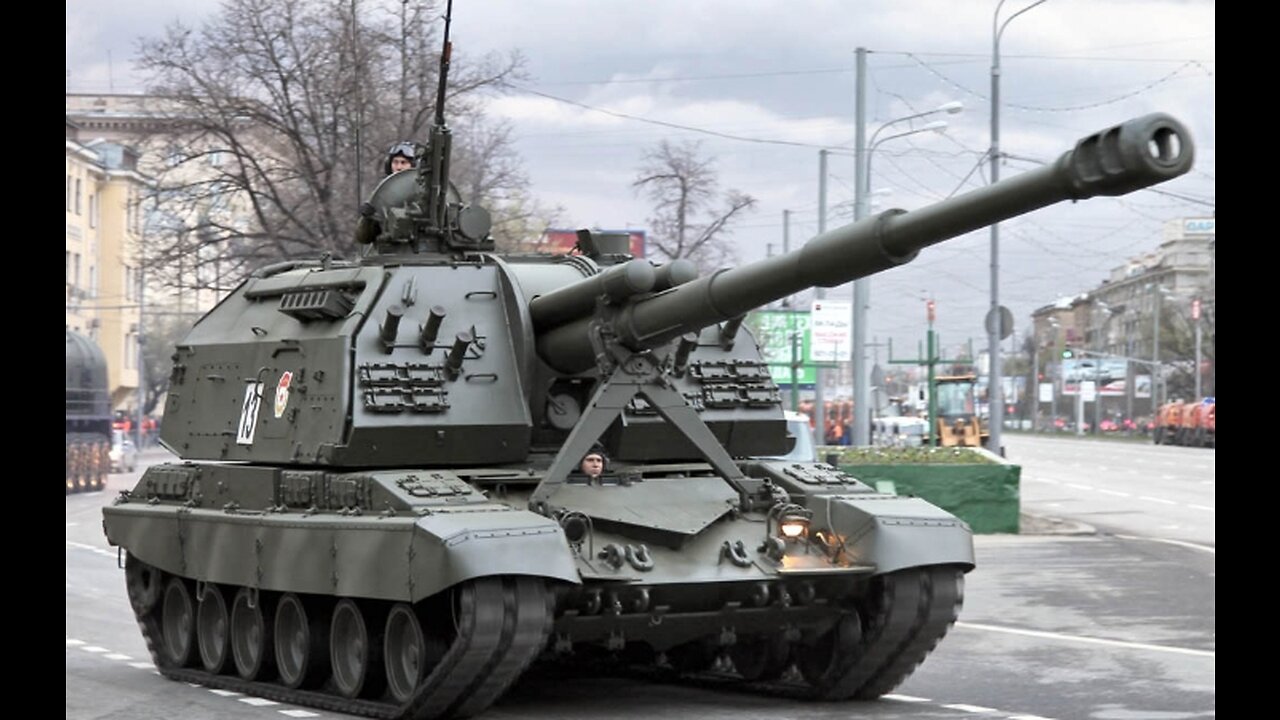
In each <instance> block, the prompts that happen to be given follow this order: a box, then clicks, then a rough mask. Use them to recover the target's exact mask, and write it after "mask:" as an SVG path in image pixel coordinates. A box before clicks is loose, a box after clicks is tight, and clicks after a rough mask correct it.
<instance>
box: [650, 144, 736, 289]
mask: <svg viewBox="0 0 1280 720" xmlns="http://www.w3.org/2000/svg"><path fill="white" fill-rule="evenodd" d="M631 187H632V188H633V189H635V191H636V192H638V193H643V194H644V195H645V196H646V197H647V198H649V200H650V201H651V202H652V203H653V212H654V214H653V216H652V217H650V218H649V230H650V235H649V240H648V242H649V244H650V246H651V247H652V248H654V249H656V250H657V251H658V252H659V253H661V254H662V255H665V256H666V257H668V258H671V259H675V258H688V259H690V260H692V261H693V262H695V263H696V264H697V265H698V266H699V268H701V269H704V270H709V269H713V268H715V267H718V266H720V265H721V264H724V263H725V262H727V261H729V260H732V259H734V258H735V254H734V249H733V246H732V245H730V244H729V242H728V238H729V235H730V234H731V232H732V231H731V230H730V227H731V225H732V223H733V221H734V218H735V217H736V216H737V215H738V214H739V213H741V212H745V211H747V210H749V209H751V208H753V207H754V206H755V204H756V200H755V198H753V197H751V196H750V195H747V194H745V193H742V192H740V191H738V190H729V191H728V192H726V193H725V194H724V196H723V197H720V196H719V177H718V174H717V173H716V169H715V160H714V159H713V158H705V157H703V156H702V155H701V143H697V142H685V143H681V144H678V145H674V144H672V143H669V142H667V141H666V140H663V141H662V142H660V143H658V145H657V146H656V147H654V148H651V149H649V150H646V151H645V153H644V156H643V160H642V165H641V167H640V172H639V175H637V176H636V179H635V181H634V182H632V183H631ZM721 203H722V204H721Z"/></svg>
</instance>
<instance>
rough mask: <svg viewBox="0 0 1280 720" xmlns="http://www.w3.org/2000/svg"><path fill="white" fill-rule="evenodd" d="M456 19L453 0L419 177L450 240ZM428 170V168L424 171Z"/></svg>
mask: <svg viewBox="0 0 1280 720" xmlns="http://www.w3.org/2000/svg"><path fill="white" fill-rule="evenodd" d="M452 18H453V0H449V2H448V4H447V5H446V6H445V11H444V49H442V50H441V51H440V82H439V86H438V87H437V88H436V118H435V122H434V123H433V124H432V125H431V135H430V142H429V143H428V148H427V152H428V155H427V157H426V158H425V159H426V162H425V163H419V166H418V176H419V177H422V174H423V173H424V172H425V173H426V174H427V186H426V208H425V209H426V214H427V219H428V221H429V222H430V224H431V226H432V227H434V228H436V230H438V231H439V232H440V233H441V234H443V235H444V236H446V239H447V236H448V235H449V234H450V233H449V224H448V218H447V212H448V204H449V203H448V188H449V145H450V140H451V138H450V137H449V128H447V127H445V124H444V92H445V88H446V87H447V86H448V82H449V54H450V53H451V52H452V51H453V45H452V43H450V42H449V23H450V21H451V20H452ZM424 166H425V167H424Z"/></svg>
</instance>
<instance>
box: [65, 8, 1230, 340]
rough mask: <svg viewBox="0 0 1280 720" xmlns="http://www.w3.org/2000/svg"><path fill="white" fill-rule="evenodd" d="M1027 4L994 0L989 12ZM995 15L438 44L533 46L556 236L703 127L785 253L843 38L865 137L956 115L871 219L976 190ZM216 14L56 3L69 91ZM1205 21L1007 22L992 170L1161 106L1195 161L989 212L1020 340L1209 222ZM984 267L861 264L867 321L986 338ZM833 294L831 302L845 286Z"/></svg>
mask: <svg viewBox="0 0 1280 720" xmlns="http://www.w3.org/2000/svg"><path fill="white" fill-rule="evenodd" d="M380 3H382V4H385V2H382V0H364V2H363V3H362V4H364V5H366V6H369V7H373V6H375V5H378V4H380ZM1029 3H1030V0H1008V1H1007V2H1006V3H1005V4H1004V8H1003V10H1002V13H1001V18H1002V19H1004V18H1007V17H1008V16H1009V15H1011V14H1012V13H1013V12H1017V11H1018V10H1020V9H1021V8H1024V7H1026V6H1027V5H1028V4H1029ZM391 4H392V5H398V3H394V2H393V3H391ZM996 5H997V3H996V2H995V0H859V1H858V2H853V1H852V0H849V1H845V2H838V1H836V0H825V1H823V0H786V1H785V2H783V1H782V0H774V1H773V2H763V1H755V0H696V1H695V0H646V1H645V2H614V1H612V0H594V1H591V2H588V1H587V0H558V1H557V0H537V1H532V0H456V1H455V4H454V24H453V39H454V46H455V53H456V54H457V55H458V56H459V57H460V58H465V56H466V55H476V54H481V53H484V52H488V51H492V50H499V51H504V50H506V49H509V48H519V49H520V50H521V51H522V52H523V53H524V55H525V56H526V58H527V60H528V68H529V71H530V75H531V77H530V79H529V81H528V82H527V83H524V90H522V91H517V92H514V93H512V94H511V95H508V96H506V97H504V98H501V99H498V100H496V101H495V102H494V104H493V111H494V112H495V113H496V114H498V115H501V116H503V117H506V118H508V119H509V120H510V121H511V122H512V123H513V126H514V129H515V133H516V136H517V139H518V146H517V147H518V149H519V151H520V153H521V154H522V156H523V158H524V162H525V166H526V169H527V170H528V172H529V175H530V177H531V178H532V180H533V190H534V192H535V193H536V194H537V195H538V196H539V197H540V198H542V199H543V200H544V201H546V202H547V203H550V204H558V205H561V206H563V207H564V209H565V212H564V216H563V217H564V220H565V222H564V225H565V226H568V227H586V226H592V227H601V228H624V227H625V228H643V227H645V225H646V218H647V217H648V215H649V211H648V208H647V207H646V204H645V202H644V200H643V198H638V197H636V196H635V195H634V193H633V192H632V190H631V182H632V181H633V180H634V179H635V176H636V171H637V167H638V165H639V162H640V157H641V154H642V152H643V151H644V149H645V148H648V147H651V146H653V145H654V144H655V143H657V142H658V141H660V140H662V139H669V140H675V141H683V140H700V141H701V142H702V145H703V149H704V150H705V152H706V153H707V154H708V155H711V156H714V157H715V158H716V159H717V166H718V168H719V170H720V173H721V186H722V188H723V189H728V188H736V189H738V190H741V191H743V192H746V193H749V194H751V195H753V196H755V197H756V198H757V199H758V200H759V206H758V209H757V210H756V211H754V212H753V213H751V214H750V215H748V216H746V217H745V218H744V219H743V221H742V222H741V223H740V224H739V225H738V229H737V231H736V233H735V234H734V241H735V243H736V245H737V246H738V254H739V257H740V259H741V260H742V261H750V260H754V259H758V258H761V257H764V256H765V254H766V252H768V245H769V244H773V246H774V249H775V252H777V251H778V250H780V248H781V244H782V237H783V230H782V225H783V222H782V216H783V210H791V211H792V212H793V215H792V217H793V223H792V229H791V242H792V244H793V246H795V245H798V244H799V243H800V242H802V241H803V240H804V239H806V238H808V237H810V236H812V235H813V234H814V233H815V232H816V230H817V207H818V197H817V196H818V148H819V147H824V146H825V147H833V148H851V147H852V145H853V138H854V123H853V114H854V50H855V48H857V47H865V48H867V49H868V50H870V51H871V53H872V54H871V55H870V56H869V59H868V77H867V82H868V85H867V99H868V107H869V110H868V113H867V123H868V135H870V133H871V132H873V131H874V130H875V129H876V128H878V127H880V126H881V125H882V124H883V123H885V122H886V121H889V120H893V119H896V118H900V117H903V116H905V115H910V114H913V113H917V112H922V111H925V110H929V109H932V108H935V107H937V106H939V105H941V104H943V103H946V102H949V101H952V100H959V101H961V102H963V103H964V105H965V110H964V112H962V113H961V114H958V115H945V116H939V117H945V119H946V120H947V121H948V123H949V127H948V128H947V130H946V132H945V134H942V135H935V134H934V133H924V134H919V135H914V136H910V137H904V138H900V139H895V140H890V141H888V142H886V143H884V144H882V145H880V146H878V149H877V150H876V152H875V153H874V156H873V165H872V171H873V179H872V183H871V186H872V188H873V189H876V190H877V191H878V192H881V193H883V194H879V195H877V197H876V201H877V204H878V205H879V206H880V208H879V209H884V208H888V207H901V208H904V209H907V210H910V209H913V208H916V207H920V206H921V205H925V204H928V203H930V202H935V201H937V200H939V199H941V198H944V197H946V196H948V195H951V194H953V193H957V192H964V191H965V190H966V189H970V188H972V187H974V186H976V185H978V184H983V183H985V178H986V174H987V172H988V169H987V166H986V164H985V163H983V164H982V167H981V168H979V169H977V170H975V167H976V166H977V165H978V164H979V162H980V160H981V158H982V155H983V153H984V152H985V150H986V148H987V147H988V146H989V145H990V127H991V98H990V94H991V92H990V91H991V55H992V19H993V13H994V11H995V9H996ZM217 7H218V3H217V2H216V1H215V0H186V1H185V2H182V3H173V2H170V1H168V0H166V1H163V2H162V1H160V0H116V1H114V2H105V1H103V0H68V3H67V90H68V91H70V92H107V91H109V90H114V91H116V92H131V91H140V90H141V89H142V88H141V85H140V83H139V81H138V80H137V78H135V77H134V76H133V75H132V73H131V69H130V63H129V61H130V60H131V59H132V55H133V48H134V40H135V39H136V38H137V37H138V36H139V35H156V34H158V33H159V32H160V31H161V30H162V28H163V27H164V25H165V24H167V23H169V22H172V21H174V20H176V19H181V20H182V21H184V22H186V23H189V24H199V23H200V22H202V21H203V20H204V19H205V18H207V17H209V16H210V14H211V13H213V12H216V10H217ZM1215 12H1216V9H1215V4H1214V3H1213V2H1207V1H1188V2H1177V1H1174V0H1048V2H1046V3H1044V4H1042V5H1039V6H1037V7H1035V8H1033V9H1031V10H1029V11H1027V12H1026V13H1025V14H1023V15H1021V16H1019V17H1018V18H1016V19H1015V20H1013V21H1012V22H1011V23H1010V24H1009V26H1008V27H1007V29H1006V30H1005V33H1004V35H1003V38H1002V40H1001V44H1000V54H1001V66H1002V70H1003V73H1002V80H1001V86H1000V96H1001V109H1000V126H1001V131H1000V140H1001V142H1000V144H1001V149H1002V151H1004V152H1005V153H1008V154H1010V155H1012V156H1015V157H1017V158H1019V159H1017V160H1014V159H1011V160H1009V161H1008V162H1007V163H1006V164H1005V165H1003V166H1002V169H1001V177H1002V178H1003V177H1010V176H1012V175H1015V174H1017V173H1019V172H1022V171H1024V170H1026V169H1030V168H1033V167H1035V166H1036V165H1035V164H1034V162H1033V161H1035V160H1039V161H1051V160H1053V159H1056V158H1057V157H1058V156H1059V155H1060V154H1061V153H1063V152H1064V151H1066V150H1068V149H1070V148H1071V146H1072V144H1073V143H1074V142H1075V141H1076V140H1077V139H1079V138H1080V137H1082V136H1084V135H1087V134H1089V133H1091V132H1094V131H1096V130H1099V129H1101V128H1104V127H1107V126H1109V125H1112V124H1115V123H1118V122H1121V121H1123V120H1126V119H1129V118H1131V117H1137V116H1139V115H1143V114H1146V113H1150V112H1155V111H1163V112H1167V113H1170V114H1172V115H1174V116H1175V117H1177V118H1178V119H1180V120H1182V121H1183V122H1184V123H1186V124H1187V126H1188V127H1189V128H1190V130H1191V133H1192V136H1193V138H1194V140H1195V143H1196V164H1195V168H1194V169H1193V170H1192V172H1191V173H1190V174H1189V175H1187V176H1184V177H1183V178H1179V179H1177V180H1174V181H1171V182H1169V183H1165V184H1163V185H1161V186H1158V187H1159V189H1160V190H1164V191H1167V192H1168V193H1172V194H1173V195H1170V194H1163V193H1155V192H1149V191H1142V192H1139V193H1136V194H1132V195H1128V196H1126V197H1123V198H1097V199H1093V200H1088V201H1084V202H1082V203H1078V204H1075V205H1058V206H1055V207H1053V208H1049V209H1045V210H1041V211H1038V212H1036V213H1033V214H1031V215H1028V216H1025V217H1022V218H1019V219H1015V220H1013V221H1009V222H1006V223H1004V224H1002V225H1001V236H1000V237H1001V242H1000V266H1001V274H1000V277H1001V280H1000V299H1001V302H1002V304H1004V305H1006V306H1008V307H1009V308H1010V309H1011V310H1012V311H1013V313H1014V318H1015V328H1016V329H1017V331H1018V332H1019V333H1021V332H1023V331H1024V330H1025V328H1026V327H1027V326H1028V324H1029V322H1030V319H1029V315H1030V312H1031V311H1032V310H1033V309H1035V308H1036V307H1039V306H1041V305H1045V304H1048V303H1051V302H1053V301H1054V300H1056V299H1058V298H1060V297H1063V296H1069V295H1073V294H1077V293H1081V292H1085V291H1087V290H1089V289H1090V288H1092V287H1095V286H1096V285H1097V284H1098V283H1099V282H1101V281H1102V280H1103V279H1104V278H1106V277H1107V276H1108V274H1109V273H1110V271H1111V269H1112V268H1114V267H1116V266H1119V265H1122V264H1124V263H1125V262H1126V261H1127V260H1128V259H1129V258H1132V257H1136V256H1140V255H1142V254H1144V253H1149V252H1151V251H1153V250H1155V248H1156V247H1157V246H1158V244H1159V243H1160V240H1161V231H1162V226H1163V223H1164V222H1165V221H1166V220H1169V219H1174V218H1181V217H1193V216H1212V215H1213V213H1214V203H1215V200H1216V198H1215V195H1216V193H1215V187H1216V180H1215V177H1216V169H1215V164H1216V157H1217V152H1216V145H1217V141H1216V131H1217V122H1216V110H1215V104H1216V78H1215V71H1216V58H1215V53H1216V40H1215V33H1216V16H1215ZM535 93H536V94H535ZM566 101H568V102H566ZM583 106H587V107H583ZM590 108H594V109H590ZM603 111H608V112H603ZM624 116H626V117H624ZM659 123H667V124H675V125H681V126H688V127H689V128H696V129H699V130H705V131H707V132H706V133H700V132H696V131H695V130H680V129H675V128H672V127H670V126H668V125H663V124H659ZM896 127H898V126H895V128H896ZM711 133H719V134H721V135H732V136H737V137H739V138H742V139H729V138H725V137H722V136H717V135H714V134H711ZM884 134H888V133H887V132H886V133H883V134H882V137H883V135H884ZM761 141H781V142H783V143H792V144H776V143H772V142H761ZM1022 158H1025V159H1022ZM829 172H830V175H829V193H830V195H829V199H828V206H829V208H831V210H830V211H829V215H828V228H831V227H835V226H837V225H839V224H842V223H844V222H848V221H849V220H850V219H851V212H852V211H851V200H852V197H853V158H852V157H851V156H848V157H846V156H835V157H833V158H832V162H831V166H830V171H829ZM989 263H990V234H989V232H988V231H986V230H983V231H980V232H975V233H971V234H970V235H967V236H965V237H963V238H960V239H956V240H953V241H950V242H947V243H944V244H942V245H938V246H935V247H933V248H929V249H927V250H925V251H923V252H922V253H921V255H920V257H919V258H918V259H917V260H916V261H915V262H913V263H911V264H909V265H907V266H905V267H903V268H899V269H895V270H893V271H891V272H888V273H885V274H882V275H878V276H876V277H875V279H874V280H873V282H872V286H871V320H870V335H871V336H873V337H875V338H877V339H879V340H880V341H881V342H883V341H884V340H885V339H886V338H888V337H890V336H892V337H893V338H894V346H895V355H899V356H901V355H903V354H905V353H908V352H910V353H914V350H915V347H916V345H917V343H918V342H920V341H922V339H923V337H924V299H925V298H927V297H933V298H935V299H936V301H937V304H938V325H937V329H938V330H939V332H940V333H941V334H942V338H943V341H944V342H945V343H946V345H947V346H948V347H949V348H954V347H955V346H956V345H957V344H960V343H963V342H964V341H965V340H967V339H968V338H973V340H974V343H975V344H976V345H978V346H979V347H985V339H984V338H985V335H984V331H983V329H982V320H983V317H984V315H985V313H986V311H987V309H988V307H989V305H990V269H989ZM831 295H832V296H838V295H845V296H847V295H848V289H847V286H846V288H845V289H842V290H836V291H834V292H832V293H831ZM948 352H953V350H949V351H948ZM879 357H880V359H881V360H883V359H884V358H885V350H884V349H883V348H882V349H880V351H879Z"/></svg>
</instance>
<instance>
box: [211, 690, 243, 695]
mask: <svg viewBox="0 0 1280 720" xmlns="http://www.w3.org/2000/svg"><path fill="white" fill-rule="evenodd" d="M209 692H211V693H213V694H214V695H221V696H222V697H240V696H241V695H243V694H244V693H238V692H236V691H235V690H219V689H217V688H209Z"/></svg>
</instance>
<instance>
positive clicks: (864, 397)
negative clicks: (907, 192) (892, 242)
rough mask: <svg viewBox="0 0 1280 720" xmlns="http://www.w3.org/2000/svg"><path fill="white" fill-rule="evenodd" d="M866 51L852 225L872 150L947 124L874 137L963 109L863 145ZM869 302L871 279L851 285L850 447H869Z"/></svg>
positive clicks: (860, 73)
mask: <svg viewBox="0 0 1280 720" xmlns="http://www.w3.org/2000/svg"><path fill="white" fill-rule="evenodd" d="M866 54H867V49H866V48H858V49H857V78H858V79H857V102H856V109H855V125H856V129H855V131H854V132H855V143H856V144H857V152H856V155H855V160H854V164H855V166H856V167H855V171H854V184H853V193H854V205H853V218H854V220H855V221H857V220H861V219H863V218H865V217H867V215H869V214H870V206H871V154H872V152H874V151H875V149H876V147H877V146H878V145H879V144H880V143H883V142H886V141H888V140H892V139H894V138H900V137H904V136H907V135H914V134H916V133H921V132H927V131H930V130H932V131H937V132H941V131H942V130H944V129H946V127H947V124H946V123H945V122H942V121H934V122H931V123H928V124H926V125H922V126H920V127H918V128H912V129H910V130H906V131H903V132H899V133H894V134H892V135H887V136H885V137H883V138H879V139H878V140H877V137H878V136H879V135H880V133H881V131H883V130H884V129H885V128H887V127H889V126H890V125H895V124H897V123H900V122H906V121H908V120H915V119H918V118H922V117H925V116H927V115H936V114H938V113H947V114H951V115H954V114H955V113H958V112H960V111H961V110H963V109H964V105H963V104H961V103H960V102H958V101H953V102H949V103H945V104H943V105H940V106H938V107H936V108H934V109H932V110H926V111H924V112H919V113H915V114H914V115H904V116H903V117H900V118H895V119H893V120H890V121H888V122H886V123H884V124H883V125H881V126H880V127H878V128H876V131H875V132H874V133H872V134H871V140H870V141H868V142H864V138H865V137H866V97H865V93H864V88H865V87H866V82H865V79H866ZM870 298H871V279H870V278H860V279H858V280H854V281H853V318H852V321H853V328H852V332H853V356H852V360H853V428H852V430H853V439H852V443H853V444H854V445H859V446H861V445H870V444H871V400H870V388H869V383H868V376H869V373H870V371H871V368H870V367H869V366H868V363H867V362H866V360H867V358H866V355H867V310H868V305H869V303H870Z"/></svg>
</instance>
